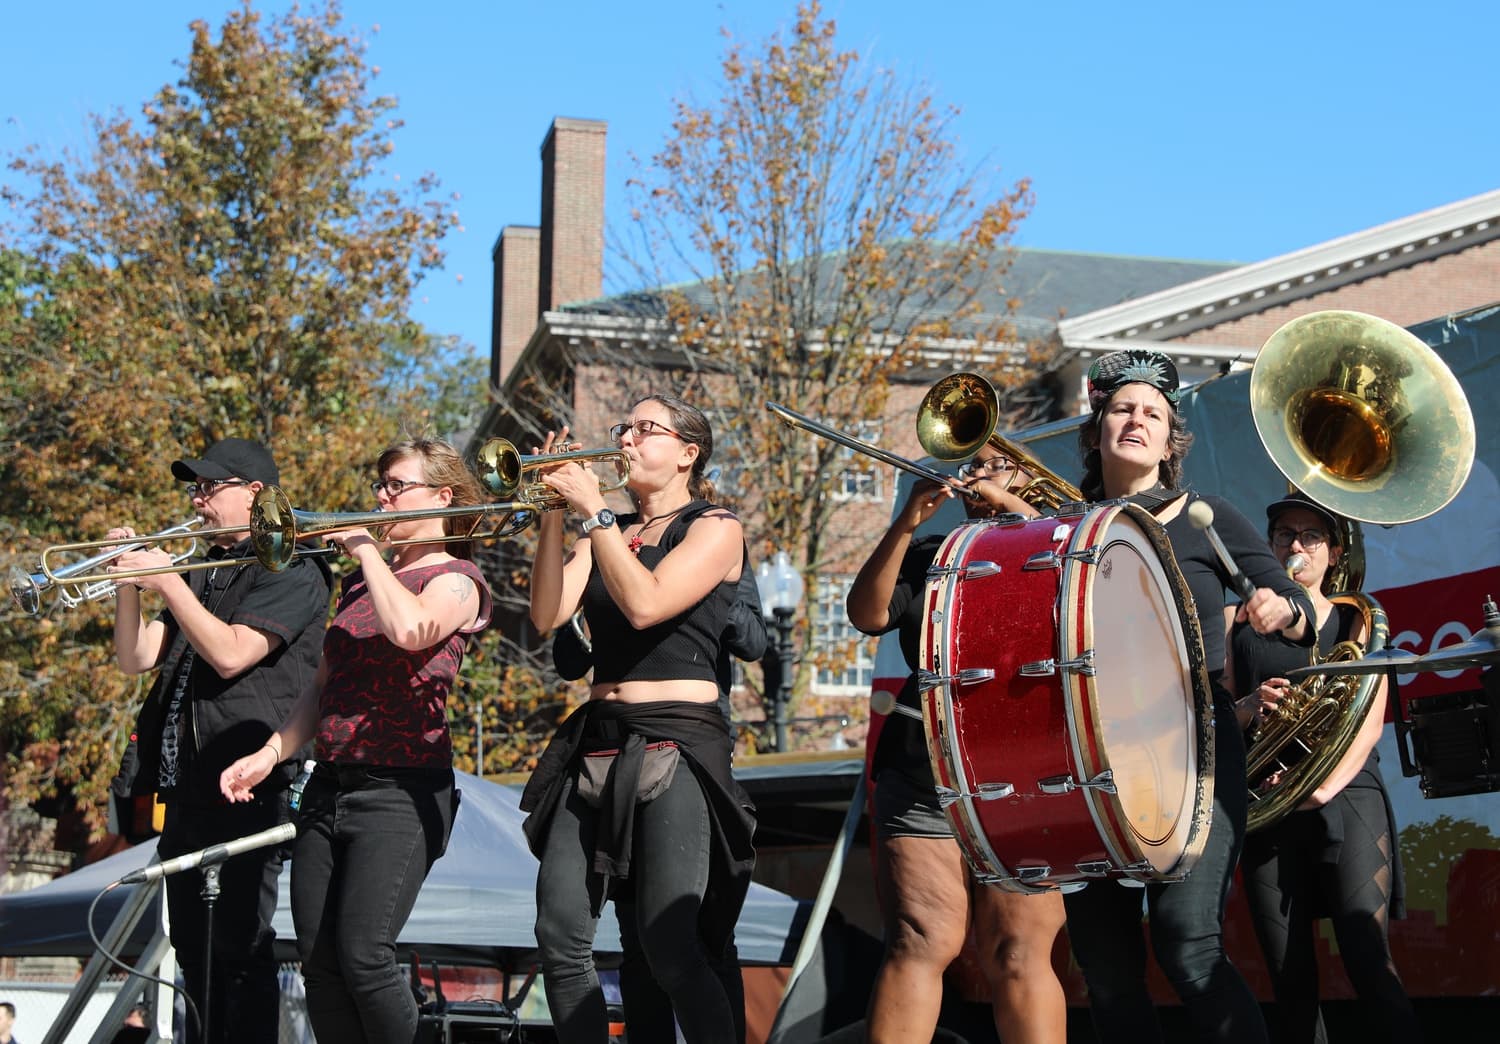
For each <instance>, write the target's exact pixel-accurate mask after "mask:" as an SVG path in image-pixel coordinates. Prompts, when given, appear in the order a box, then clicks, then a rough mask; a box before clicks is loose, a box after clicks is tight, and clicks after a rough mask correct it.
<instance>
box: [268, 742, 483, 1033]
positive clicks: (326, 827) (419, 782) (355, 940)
mask: <svg viewBox="0 0 1500 1044" xmlns="http://www.w3.org/2000/svg"><path fill="white" fill-rule="evenodd" d="M457 805H458V792H457V791H456V790H455V789H454V786H453V773H452V772H451V771H450V770H415V769H381V768H371V769H368V770H343V771H341V772H339V773H338V774H337V778H334V777H332V776H331V775H330V774H329V773H327V772H325V770H323V769H322V768H321V766H320V770H319V772H318V773H316V774H314V776H313V778H312V779H311V780H310V781H309V782H308V785H307V790H306V791H305V792H304V793H303V795H302V811H301V813H300V815H299V816H298V819H297V843H296V847H295V849H294V850H293V854H292V920H293V922H294V923H295V924H296V926H297V951H298V953H299V954H300V955H301V957H302V975H303V978H304V979H305V980H306V982H307V1017H308V1019H309V1021H311V1023H312V1027H313V1033H314V1034H315V1035H316V1036H317V1038H318V1040H319V1041H329V1042H335V1041H336V1042H338V1044H359V1042H361V1041H369V1042H379V1044H411V1041H412V1039H413V1038H414V1037H415V1036H416V1032H417V1001H416V997H415V996H413V994H412V991H411V987H410V985H409V984H408V982H407V978H406V976H405V975H403V974H402V971H401V968H400V967H399V966H398V964H397V962H396V938H397V936H399V935H400V934H401V929H402V927H403V926H405V924H406V919H407V918H408V917H410V916H411V911H412V907H413V906H415V905H416V902H417V893H418V892H420V891H421V889H422V882H423V881H425V880H426V879H427V872H428V871H429V870H431V869H432V864H433V863H435V862H437V860H438V857H439V856H441V855H442V854H443V852H444V850H445V849H446V848H447V846H448V836H449V834H450V832H451V831H452V829H453V817H454V813H455V811H456V810H457Z"/></svg>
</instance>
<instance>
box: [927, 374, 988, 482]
mask: <svg viewBox="0 0 1500 1044" xmlns="http://www.w3.org/2000/svg"><path fill="white" fill-rule="evenodd" d="M999 423H1000V397H999V396H998V395H996V394H995V386H994V385H992V384H991V383H990V382H989V381H987V380H985V379H984V378H983V377H981V376H980V375H979V374H977V373H952V374H949V375H948V376H947V377H944V378H943V379H942V380H940V381H938V382H937V383H936V384H934V385H933V386H932V387H931V388H930V389H929V390H928V392H927V394H926V395H925V396H924V397H923V399H922V405H921V407H920V408H919V409H918V410H917V441H918V442H920V443H921V444H922V449H923V450H924V451H925V452H926V453H927V455H928V456H929V457H933V458H935V459H937V460H941V461H955V460H963V459H964V458H966V457H972V456H973V455H974V454H975V453H977V452H978V451H979V447H980V446H983V445H984V444H985V442H986V441H987V440H988V439H989V437H990V436H991V435H993V434H994V432H995V426H996V425H998V424H999Z"/></svg>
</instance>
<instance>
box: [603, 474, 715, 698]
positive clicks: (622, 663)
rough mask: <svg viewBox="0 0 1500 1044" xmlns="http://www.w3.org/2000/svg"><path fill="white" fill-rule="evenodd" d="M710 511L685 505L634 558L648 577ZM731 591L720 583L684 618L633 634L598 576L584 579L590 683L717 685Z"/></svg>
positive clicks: (623, 522)
mask: <svg viewBox="0 0 1500 1044" xmlns="http://www.w3.org/2000/svg"><path fill="white" fill-rule="evenodd" d="M700 505H701V506H700ZM712 506H713V505H711V504H708V502H707V501H694V502H693V503H692V504H689V505H688V507H687V508H686V509H684V510H683V512H682V514H681V515H680V516H679V517H678V518H676V519H674V520H673V521H672V523H671V524H670V525H668V526H667V528H666V530H664V531H663V532H662V535H661V542H660V543H659V544H657V546H655V547H642V548H641V549H640V551H639V552H638V553H637V557H639V558H640V560H641V564H642V565H644V566H645V567H646V568H647V569H650V570H652V571H653V572H654V571H655V570H656V567H657V565H658V564H660V562H661V560H662V559H664V558H666V557H667V552H669V551H671V550H672V548H674V547H676V546H677V544H678V543H679V542H680V541H681V540H682V538H683V537H684V536H686V535H687V529H688V526H690V525H692V523H693V521H694V519H696V518H697V517H698V516H699V515H701V514H702V513H703V512H704V511H706V510H708V509H709V508H710V507H712ZM634 521H635V516H634V515H622V516H621V517H620V519H619V524H620V528H621V529H625V528H626V527H628V526H630V525H631V524H632V523H633V522H634ZM736 586H737V585H736V584H735V583H733V582H730V581H727V580H726V581H724V582H722V583H720V584H719V585H718V586H717V587H715V588H714V589H713V590H711V591H709V592H708V594H707V595H705V596H704V597H703V599H702V600H701V601H699V602H698V603H697V604H696V605H694V606H691V607H690V608H689V609H688V610H687V611H686V612H683V613H679V614H678V615H677V616H675V617H673V618H672V619H670V620H663V621H662V622H661V623H659V624H655V625H653V626H651V627H647V628H644V629H642V630H637V629H636V628H634V627H632V626H631V625H630V621H629V620H627V619H626V618H625V614H624V613H622V612H621V611H620V607H619V606H617V605H615V600H614V598H613V597H612V596H611V595H610V593H609V590H608V589H607V588H606V587H605V586H604V578H603V577H602V576H600V575H599V572H598V570H595V571H594V572H592V573H590V574H589V581H588V585H587V586H586V587H585V588H584V592H583V610H584V615H585V616H587V617H588V621H589V634H590V637H591V638H592V641H593V646H594V683H595V684H596V685H597V684H600V683H618V682H627V681H667V680H675V679H679V678H683V679H689V680H693V681H711V682H715V683H716V684H717V682H718V672H717V669H716V665H717V664H718V660H719V642H720V640H721V638H722V636H723V634H724V626H725V623H726V622H727V620H728V618H729V606H730V604H731V603H732V602H733V601H734V596H735V589H736Z"/></svg>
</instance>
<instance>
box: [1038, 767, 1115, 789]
mask: <svg viewBox="0 0 1500 1044" xmlns="http://www.w3.org/2000/svg"><path fill="white" fill-rule="evenodd" d="M1036 786H1037V789H1038V790H1040V791H1041V792H1042V793H1043V794H1070V793H1072V792H1073V791H1075V790H1087V789H1089V788H1090V787H1092V788H1093V789H1095V790H1098V791H1101V792H1102V793H1105V794H1114V793H1116V790H1115V774H1114V771H1113V770H1111V769H1105V770H1104V771H1103V772H1101V773H1099V774H1098V775H1097V776H1095V777H1094V778H1093V779H1088V780H1084V781H1083V782H1082V783H1079V782H1078V781H1077V780H1075V779H1074V778H1073V777H1072V776H1069V775H1062V776H1048V777H1047V778H1045V779H1039V780H1037V781H1036Z"/></svg>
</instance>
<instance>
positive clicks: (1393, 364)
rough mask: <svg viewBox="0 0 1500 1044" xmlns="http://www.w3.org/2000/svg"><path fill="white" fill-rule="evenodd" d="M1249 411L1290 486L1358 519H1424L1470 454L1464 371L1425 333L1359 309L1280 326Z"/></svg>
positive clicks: (1258, 367) (1255, 380) (1258, 365)
mask: <svg viewBox="0 0 1500 1044" xmlns="http://www.w3.org/2000/svg"><path fill="white" fill-rule="evenodd" d="M1250 411H1251V416H1252V417H1253V418H1254V420H1255V427H1256V430H1257V432H1258V433H1259V434H1260V439H1261V442H1262V443H1263V444H1264V445H1265V448H1266V452H1267V453H1269V454H1270V456H1271V459H1272V461H1273V462H1274V463H1275V464H1276V466H1277V468H1278V469H1280V471H1281V472H1282V473H1283V474H1284V475H1286V477H1287V479H1288V480H1289V481H1290V482H1291V483H1292V484H1293V485H1294V486H1296V487H1298V488H1299V489H1301V490H1302V491H1303V492H1305V493H1306V494H1307V495H1308V496H1310V497H1311V498H1312V499H1313V500H1315V501H1317V502H1318V503H1319V504H1321V505H1323V506H1324V507H1326V508H1328V509H1329V510H1330V511H1333V512H1334V513H1335V514H1339V515H1343V516H1345V517H1348V518H1352V519H1357V520H1359V521H1362V522H1373V523H1377V524H1381V525H1395V524H1398V523H1402V522H1414V521H1416V520H1417V519H1421V518H1426V517H1427V516H1428V515H1431V514H1433V513H1434V512H1436V511H1438V510H1439V509H1441V508H1442V507H1444V506H1445V505H1447V504H1448V502H1449V501H1451V500H1452V499H1453V498H1454V497H1455V496H1457V495H1458V491H1459V490H1460V489H1461V488H1462V487H1463V484H1464V482H1465V481H1466V480H1467V479H1468V476H1469V469H1470V467H1471V466H1472V465H1473V461H1474V417H1473V414H1472V413H1471V412H1470V410H1469V403H1468V400H1467V399H1466V398H1465V397H1464V393H1463V388H1462V387H1461V386H1460V385H1459V383H1458V379H1457V378H1455V377H1454V376H1453V374H1452V372H1451V371H1449V369H1448V368H1447V366H1445V365H1444V364H1443V361H1442V360H1441V359H1439V358H1438V355H1437V353H1436V352H1434V351H1433V350H1432V349H1431V348H1429V347H1428V346H1427V345H1426V344H1424V343H1422V341H1421V340H1419V339H1418V338H1417V337H1415V336H1414V335H1412V334H1411V333H1409V332H1408V331H1406V330H1404V329H1402V328H1401V327H1399V326H1397V325H1396V324H1395V323H1391V322H1388V321H1386V320H1384V319H1380V318H1377V317H1375V316H1372V315H1365V314H1364V313H1362V312H1343V311H1324V312H1313V313H1310V314H1308V315H1304V316H1300V317H1298V318H1296V319H1293V320H1292V321H1291V322H1289V323H1287V324H1286V325H1284V326H1282V327H1281V328H1280V329H1279V330H1277V331H1276V332H1275V333H1274V334H1272V335H1271V337H1270V339H1269V340H1267V341H1266V343H1265V344H1264V346H1262V348H1261V350H1260V354H1259V355H1258V356H1257V357H1256V360H1255V366H1254V368H1253V369H1252V371H1251V374H1250ZM1371 494H1377V495H1374V496H1372V495H1371Z"/></svg>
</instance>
